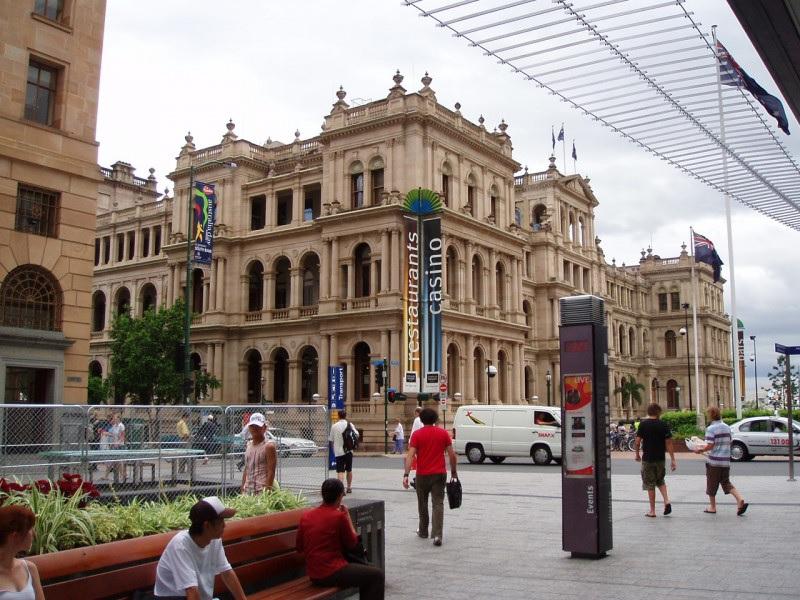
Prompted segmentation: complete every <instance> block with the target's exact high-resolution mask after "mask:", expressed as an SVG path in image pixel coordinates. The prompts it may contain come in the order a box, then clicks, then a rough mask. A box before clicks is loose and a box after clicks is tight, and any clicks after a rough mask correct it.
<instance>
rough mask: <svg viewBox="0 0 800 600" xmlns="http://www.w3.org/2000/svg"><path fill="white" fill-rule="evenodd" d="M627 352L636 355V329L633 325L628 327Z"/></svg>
mask: <svg viewBox="0 0 800 600" xmlns="http://www.w3.org/2000/svg"><path fill="white" fill-rule="evenodd" d="M628 354H630V355H631V356H636V331H635V330H634V329H633V327H631V328H630V329H628Z"/></svg>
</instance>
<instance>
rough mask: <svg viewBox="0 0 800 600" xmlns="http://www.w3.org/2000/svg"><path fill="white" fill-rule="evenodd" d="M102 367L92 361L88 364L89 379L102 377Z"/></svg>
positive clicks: (97, 362) (95, 361)
mask: <svg viewBox="0 0 800 600" xmlns="http://www.w3.org/2000/svg"><path fill="white" fill-rule="evenodd" d="M102 376H103V365H101V364H100V362H99V361H97V360H93V361H92V362H90V363H89V377H102Z"/></svg>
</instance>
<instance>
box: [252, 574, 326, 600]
mask: <svg viewBox="0 0 800 600" xmlns="http://www.w3.org/2000/svg"><path fill="white" fill-rule="evenodd" d="M339 591H340V590H339V588H335V587H317V586H315V585H314V584H313V583H311V580H310V579H309V578H308V577H302V578H300V579H295V580H294V581H289V582H287V583H284V584H282V585H276V586H275V587H271V588H268V589H266V590H262V591H260V592H256V593H255V594H250V595H249V596H247V598H248V600H300V599H302V600H324V599H325V598H331V597H333V596H335V595H336V594H337V593H338V592H339Z"/></svg>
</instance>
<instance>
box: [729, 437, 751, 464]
mask: <svg viewBox="0 0 800 600" xmlns="http://www.w3.org/2000/svg"><path fill="white" fill-rule="evenodd" d="M748 456H749V453H748V452H747V446H745V445H744V444H743V443H742V442H733V444H731V460H732V461H733V462H740V461H743V460H747V457H748Z"/></svg>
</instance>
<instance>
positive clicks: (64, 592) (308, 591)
mask: <svg viewBox="0 0 800 600" xmlns="http://www.w3.org/2000/svg"><path fill="white" fill-rule="evenodd" d="M307 510H309V509H308V508H303V509H298V510H292V511H286V512H282V513H276V514H272V515H265V516H263V517H254V518H251V519H244V520H241V521H230V522H228V523H227V524H226V527H225V534H224V535H223V543H224V545H225V554H226V555H227V557H228V561H229V562H230V563H231V566H232V567H233V568H234V570H235V571H236V574H237V575H238V577H239V580H240V581H241V582H242V586H243V587H244V589H245V592H247V593H248V598H251V599H252V600H277V599H279V598H280V599H282V600H305V599H311V600H322V599H325V598H337V597H348V596H349V595H350V594H353V593H355V592H356V590H341V589H339V588H334V587H329V588H322V587H317V586H314V585H313V584H312V583H311V581H310V580H309V579H308V577H306V576H305V561H304V559H303V556H302V555H301V554H299V553H298V552H297V551H296V550H295V537H296V533H297V526H298V524H299V522H300V517H301V516H302V514H303V513H304V512H305V511H307ZM176 533H177V532H170V533H163V534H158V535H150V536H146V537H142V538H136V539H130V540H122V541H118V542H111V543H108V544H101V545H98V546H93V547H88V548H76V549H74V550H65V551H63V552H56V553H53V554H43V555H40V556H34V557H32V558H31V559H30V560H31V561H32V562H34V563H35V564H36V566H37V567H38V568H39V574H40V576H41V579H42V585H43V587H44V594H45V597H46V598H47V599H48V600H62V599H63V600H74V599H75V598H92V599H98V600H102V599H112V598H113V599H116V598H139V597H148V596H147V595H145V594H146V593H147V592H149V591H151V590H152V589H153V586H154V585H155V579H156V566H157V564H158V558H159V557H160V556H161V553H162V552H163V550H164V548H165V547H166V545H167V543H169V541H170V540H171V539H172V537H173V536H174V535H175V534H176ZM214 591H215V593H216V594H220V593H224V592H225V591H226V588H225V585H224V584H223V583H222V581H221V579H220V578H219V577H217V581H216V585H215V590H214Z"/></svg>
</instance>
